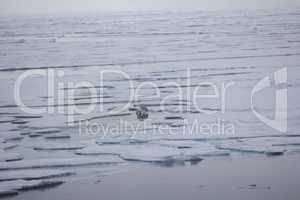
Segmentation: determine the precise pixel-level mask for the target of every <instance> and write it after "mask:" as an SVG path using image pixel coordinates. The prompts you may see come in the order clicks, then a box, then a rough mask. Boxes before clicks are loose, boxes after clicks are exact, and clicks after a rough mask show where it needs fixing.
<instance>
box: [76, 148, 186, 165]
mask: <svg viewBox="0 0 300 200" xmlns="http://www.w3.org/2000/svg"><path fill="white" fill-rule="evenodd" d="M76 154H81V155H101V154H103V155H104V154H112V155H118V156H120V157H121V158H122V159H124V160H128V161H144V162H161V161H164V160H166V159H167V158H170V157H172V156H176V155H179V154H180V152H179V150H177V149H175V148H169V147H163V146H158V145H99V146H93V147H86V148H84V149H82V150H78V151H76Z"/></svg>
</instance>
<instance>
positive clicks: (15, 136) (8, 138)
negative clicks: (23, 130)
mask: <svg viewBox="0 0 300 200" xmlns="http://www.w3.org/2000/svg"><path fill="white" fill-rule="evenodd" d="M1 137H2V139H4V140H5V141H12V140H22V139H23V138H24V137H23V136H20V135H19V134H17V133H7V134H2V136H1Z"/></svg>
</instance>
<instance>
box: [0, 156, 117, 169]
mask: <svg viewBox="0 0 300 200" xmlns="http://www.w3.org/2000/svg"><path fill="white" fill-rule="evenodd" d="M121 162H122V160H120V159H117V158H100V157H97V158H55V159H50V158H45V159H33V160H21V161H15V162H5V163H2V164H1V165H0V170H15V169H35V168H53V167H76V166H88V165H101V164H118V163H121Z"/></svg>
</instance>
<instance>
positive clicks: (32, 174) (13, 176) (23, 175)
mask: <svg viewBox="0 0 300 200" xmlns="http://www.w3.org/2000/svg"><path fill="white" fill-rule="evenodd" d="M74 174H75V173H74V172H68V171H61V170H53V169H47V170H38V169H34V170H31V169H27V170H17V171H5V172H0V181H11V180H18V179H22V180H36V179H48V178H56V177H63V176H71V175H74Z"/></svg>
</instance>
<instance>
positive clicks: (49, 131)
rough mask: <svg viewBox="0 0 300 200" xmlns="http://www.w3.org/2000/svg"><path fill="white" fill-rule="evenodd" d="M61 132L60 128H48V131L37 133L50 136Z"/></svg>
mask: <svg viewBox="0 0 300 200" xmlns="http://www.w3.org/2000/svg"><path fill="white" fill-rule="evenodd" d="M59 132H61V130H60V129H58V128H46V129H39V130H36V131H35V133H37V134H50V133H59Z"/></svg>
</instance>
